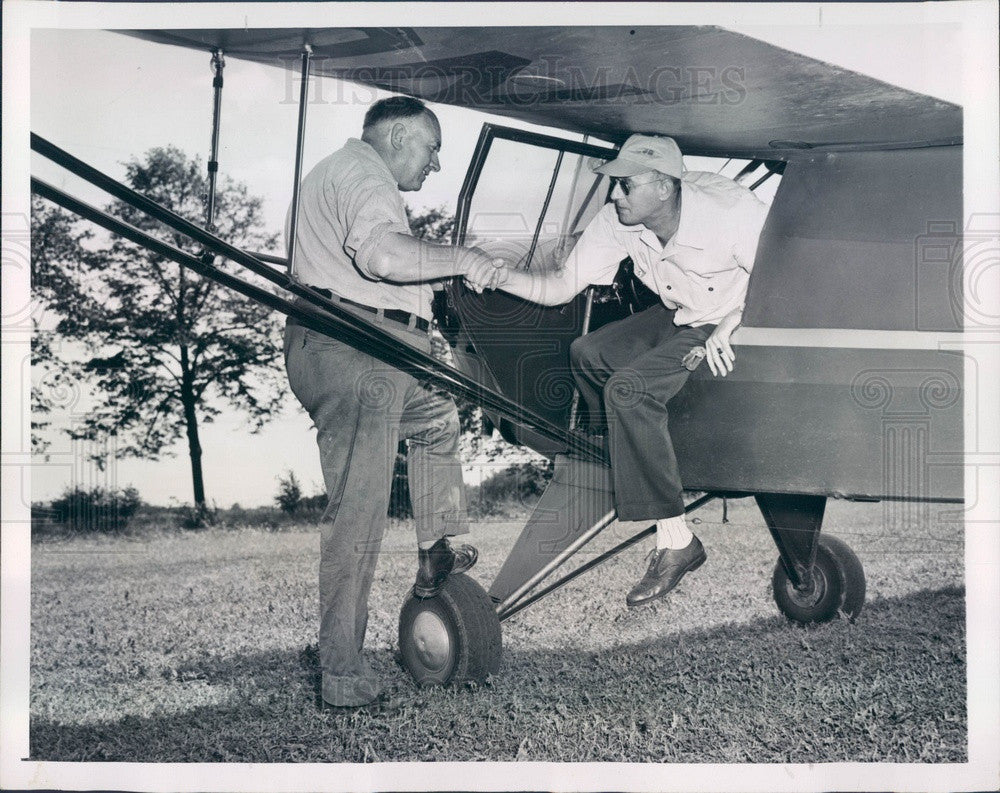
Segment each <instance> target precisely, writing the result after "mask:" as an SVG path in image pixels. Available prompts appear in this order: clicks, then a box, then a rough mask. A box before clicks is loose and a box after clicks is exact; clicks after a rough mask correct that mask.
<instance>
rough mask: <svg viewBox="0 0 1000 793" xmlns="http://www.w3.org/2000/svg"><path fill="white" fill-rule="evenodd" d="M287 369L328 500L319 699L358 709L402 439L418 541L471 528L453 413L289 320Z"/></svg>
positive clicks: (389, 371)
mask: <svg viewBox="0 0 1000 793" xmlns="http://www.w3.org/2000/svg"><path fill="white" fill-rule="evenodd" d="M383 328H384V329H385V330H387V331H389V332H392V333H394V334H395V335H398V336H399V337H400V338H401V339H403V340H405V341H407V342H409V343H410V344H412V345H414V346H418V347H420V348H421V349H423V350H425V351H426V352H430V339H429V338H428V336H427V334H426V333H421V332H420V331H417V330H415V329H408V328H406V326H404V325H401V324H398V323H394V322H391V321H385V322H384V324H383ZM285 367H286V369H287V372H288V381H289V384H290V385H291V388H292V392H293V393H294V394H295V396H296V398H297V399H298V400H299V402H301V403H302V406H303V407H304V408H305V409H306V411H307V412H308V413H309V416H310V417H311V418H312V420H313V423H314V424H315V425H316V430H317V443H318V445H319V453H320V463H321V466H322V469H323V479H324V482H325V484H326V492H327V495H328V497H329V501H328V503H327V507H326V511H325V512H324V514H323V518H322V521H321V529H320V565H319V601H320V603H319V607H320V628H319V654H320V663H321V665H322V669H323V699H324V700H326V701H327V702H329V703H330V704H332V705H360V704H364V703H366V702H368V701H370V700H371V699H372V698H373V697H374V696H375V694H376V693H377V691H378V683H377V680H376V678H375V676H374V674H373V673H372V670H371V668H370V667H369V665H368V663H367V662H366V661H365V660H364V658H363V657H362V653H361V651H362V646H363V644H364V638H365V630H366V627H367V624H368V593H369V591H370V589H371V585H372V578H373V576H374V573H375V563H376V561H377V559H378V553H379V548H380V546H381V542H382V536H383V534H384V532H385V528H386V524H387V521H388V518H387V512H388V506H389V492H390V488H391V484H392V472H393V467H394V464H395V458H396V451H397V447H398V444H399V440H400V438H406V439H408V440H409V444H408V446H409V449H408V454H407V470H408V475H409V485H410V497H411V501H412V504H413V514H414V522H415V523H416V532H417V541H418V542H424V541H432V540H436V539H438V538H440V537H443V536H446V535H449V536H451V535H457V534H464V533H466V532H468V530H469V528H468V517H467V514H466V510H465V494H464V486H463V482H462V469H461V462H460V460H459V457H458V451H459V436H460V428H459V420H458V410H457V409H456V407H455V402H454V400H453V399H452V398H451V397H450V396H448V395H447V394H444V393H442V392H440V391H437V390H433V389H431V388H428V387H427V386H426V384H424V383H422V382H421V381H419V380H417V379H416V378H414V377H413V376H412V375H410V374H407V373H406V372H402V371H400V370H399V369H396V368H394V367H392V366H390V365H388V364H386V363H383V362H381V361H379V360H378V359H377V358H374V357H372V356H371V355H368V354H367V353H364V352H361V351H359V350H357V349H355V348H354V347H351V346H350V345H348V344H345V343H344V342H341V341H337V340H335V339H331V338H328V337H327V336H324V335H322V334H320V333H317V332H315V331H312V330H309V329H307V328H303V327H301V326H299V325H297V324H294V323H289V324H288V325H287V326H286V328H285ZM414 561H416V554H414Z"/></svg>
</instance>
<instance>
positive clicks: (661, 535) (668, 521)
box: [656, 515, 694, 550]
mask: <svg viewBox="0 0 1000 793" xmlns="http://www.w3.org/2000/svg"><path fill="white" fill-rule="evenodd" d="M693 539H694V535H693V534H692V533H691V532H690V531H689V530H688V527H687V521H686V520H684V516H683V515H677V516H676V517H673V518H660V519H659V520H658V521H656V549H657V550H663V549H664V548H670V549H671V550H680V549H681V548H687V547H688V545H689V544H690V542H691V540H693Z"/></svg>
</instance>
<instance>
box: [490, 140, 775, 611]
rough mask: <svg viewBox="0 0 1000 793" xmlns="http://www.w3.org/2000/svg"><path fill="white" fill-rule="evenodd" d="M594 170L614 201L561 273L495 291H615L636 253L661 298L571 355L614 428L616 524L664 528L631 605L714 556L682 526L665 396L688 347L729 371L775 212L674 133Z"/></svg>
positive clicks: (505, 274)
mask: <svg viewBox="0 0 1000 793" xmlns="http://www.w3.org/2000/svg"><path fill="white" fill-rule="evenodd" d="M595 171H596V173H600V174H604V175H607V176H609V177H611V181H612V184H613V189H612V192H611V199H612V201H611V202H610V203H608V204H607V205H606V206H604V207H603V208H602V209H601V211H600V212H599V213H598V214H597V216H596V217H595V218H594V220H593V221H591V223H590V224H589V225H588V226H587V228H586V229H585V230H584V232H583V234H582V236H581V237H580V239H579V241H578V242H577V244H576V245H575V246H574V248H573V250H572V252H571V253H570V255H569V258H568V259H567V261H566V262H565V264H564V266H563V267H562V269H559V270H548V271H541V272H539V271H534V272H533V271H527V270H519V269H514V268H511V269H503V270H502V271H500V273H498V275H497V276H496V277H495V279H494V285H495V286H496V288H499V289H502V290H503V291H506V292H509V293H510V294H513V295H516V296H518V297H521V298H523V299H525V300H531V301H533V302H537V303H541V304H543V305H559V304H562V303H566V302H568V301H569V300H571V299H572V298H573V297H574V296H575V295H577V294H578V293H579V292H581V291H582V290H583V289H585V288H586V287H587V286H588V285H590V284H610V283H612V281H613V280H614V277H615V274H616V272H617V270H618V266H619V263H620V262H621V261H622V259H624V258H625V257H626V256H628V257H630V258H631V259H632V262H633V265H634V268H635V274H636V276H637V277H638V278H639V279H640V280H641V281H642V283H644V284H645V285H646V286H647V287H649V288H650V289H651V290H652V291H653V292H655V293H656V294H657V295H658V296H659V298H660V302H659V303H657V304H656V305H654V306H652V307H650V308H647V309H645V310H643V311H640V312H639V313H636V314H632V315H631V316H629V317H626V318H625V319H622V320H619V321H618V322H613V323H611V324H609V325H606V326H604V327H602V328H600V329H599V330H597V331H595V332H593V333H589V334H587V335H585V336H581V337H580V338H578V339H576V340H575V341H574V342H573V344H572V346H571V347H570V364H571V367H572V371H573V376H574V379H575V380H576V384H577V386H578V388H579V390H580V393H581V394H582V395H583V398H584V400H585V401H586V404H587V408H588V412H589V415H590V417H591V422H592V424H594V423H596V424H598V425H599V426H602V427H606V428H607V433H608V450H609V454H610V457H611V467H612V480H613V484H614V496H615V506H616V509H617V512H618V518H619V520H621V521H637V522H642V523H643V524H646V525H648V524H649V523H652V522H655V523H656V548H655V550H654V551H652V552H651V559H650V562H649V566H648V569H647V570H646V573H645V575H644V576H643V577H642V579H641V580H640V581H639V582H638V583H637V584H636V585H635V586H634V587H633V588H632V589H631V591H630V592H629V593H628V596H627V598H626V601H627V603H628V605H629V606H638V605H641V604H644V603H649V602H651V601H654V600H656V599H658V598H661V597H663V596H665V595H666V594H668V593H669V592H670V591H671V590H672V589H673V588H674V587H676V586H677V584H678V583H679V582H680V580H681V578H682V577H683V576H684V575H685V574H686V573H688V572H690V571H692V570H694V569H696V568H697V567H699V566H701V565H702V563H704V561H705V559H706V558H707V555H706V553H705V549H704V547H703V546H702V544H701V541H700V540H699V539H698V538H697V537H695V536H694V535H693V534H692V533H691V531H690V530H689V529H688V527H687V523H686V521H685V518H684V501H683V497H682V485H681V480H680V475H679V473H678V470H677V459H676V456H675V454H674V449H673V444H672V443H671V439H670V432H669V428H668V415H667V402H668V401H669V400H670V398H671V397H673V396H674V395H675V394H676V393H677V392H678V391H679V390H680V389H681V387H682V386H683V385H684V383H685V382H686V381H687V378H688V376H689V374H690V371H689V369H688V368H687V367H686V366H685V364H684V359H685V357H686V356H688V354H689V353H690V352H691V350H692V349H695V348H701V347H704V350H705V358H706V360H707V361H708V366H709V368H710V369H711V371H712V374H713V375H715V376H722V377H725V376H726V374H727V373H728V372H731V371H732V370H733V363H734V361H735V358H736V356H735V353H734V352H733V348H732V345H731V344H730V340H729V339H730V336H731V335H732V333H733V331H734V330H735V329H736V328H737V326H739V324H740V320H741V318H742V314H743V304H744V301H745V299H746V292H747V285H748V283H749V279H750V271H751V269H752V268H753V263H754V254H755V252H756V249H757V241H758V238H759V236H760V232H761V229H762V227H763V225H764V219H765V217H766V215H767V206H766V205H765V204H764V203H763V202H761V201H760V200H759V199H758V198H757V197H756V196H755V195H754V194H753V193H752V192H750V190H748V189H747V188H746V187H743V186H742V185H739V184H737V183H736V182H734V181H733V180H731V179H728V178H726V177H723V176H719V175H718V174H713V173H707V172H696V171H687V170H686V169H685V168H684V164H683V160H682V157H681V152H680V149H679V148H678V146H677V144H676V143H675V142H674V140H673V139H672V138H668V137H660V136H652V135H633V136H632V137H630V138H629V139H628V140H627V141H626V143H625V145H624V146H622V148H621V150H620V151H619V152H618V156H617V157H616V158H615V159H614V160H612V161H611V162H608V163H605V164H604V165H602V166H600V167H598V168H596V169H595Z"/></svg>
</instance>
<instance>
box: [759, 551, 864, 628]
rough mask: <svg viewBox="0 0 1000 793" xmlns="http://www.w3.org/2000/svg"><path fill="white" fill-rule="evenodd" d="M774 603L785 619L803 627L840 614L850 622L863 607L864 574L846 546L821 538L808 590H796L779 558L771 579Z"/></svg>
mask: <svg viewBox="0 0 1000 793" xmlns="http://www.w3.org/2000/svg"><path fill="white" fill-rule="evenodd" d="M771 586H772V588H773V591H774V602H775V603H777V604H778V609H780V611H781V613H782V614H784V615H785V616H786V617H788V619H790V620H792V621H793V622H798V623H801V624H803V625H807V624H809V623H814V622H829V621H830V620H832V619H835V618H836V617H837V616H838V615H843V616H844V617H846V618H847V619H849V620H850V621H851V622H853V621H854V620H855V619H856V618H857V616H858V615H859V614H860V613H861V609H862V608H863V607H864V604H865V571H864V568H863V567H862V566H861V562H860V560H859V559H858V557H857V556H856V555H855V554H854V551H852V550H851V549H850V547H849V546H848V545H847V543H845V542H843V541H841V540H838V539H837V538H836V537H830V536H828V535H820V537H819V540H818V545H817V548H816V562H815V564H814V565H813V569H812V581H811V583H810V585H809V586H808V587H803V588H799V589H796V587H795V586H794V585H793V584H792V582H791V581H790V580H789V578H788V573H787V572H786V570H785V565H784V564H782V562H781V559H778V563H777V564H776V565H775V567H774V576H773V577H772V579H771Z"/></svg>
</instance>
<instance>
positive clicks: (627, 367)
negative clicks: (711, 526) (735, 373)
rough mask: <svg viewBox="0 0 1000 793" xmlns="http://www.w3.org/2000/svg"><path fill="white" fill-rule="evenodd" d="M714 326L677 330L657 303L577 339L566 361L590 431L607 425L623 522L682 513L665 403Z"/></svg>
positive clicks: (671, 317)
mask: <svg viewBox="0 0 1000 793" xmlns="http://www.w3.org/2000/svg"><path fill="white" fill-rule="evenodd" d="M714 329H715V325H702V326H700V327H697V328H692V327H685V326H680V327H679V326H677V325H674V312H673V311H672V310H670V309H667V308H666V307H664V306H663V305H662V304H659V305H656V306H653V307H652V308H647V309H646V310H645V311H641V312H639V313H638V314H633V315H631V316H630V317H626V318H625V319H623V320H620V321H618V322H613V323H611V324H610V325H605V326H604V327H603V328H600V329H599V330H596V331H594V332H593V333H588V334H587V335H585V336H581V337H580V338H578V339H576V340H575V341H574V342H573V344H572V346H571V347H570V363H571V365H572V368H573V376H574V379H575V380H576V384H577V387H578V388H579V389H580V394H581V395H582V396H583V399H584V401H585V402H586V404H587V409H588V411H589V413H590V420H591V424H592V425H598V426H600V425H606V426H607V432H608V453H609V455H610V457H611V470H612V481H613V483H614V490H615V507H616V509H617V511H618V517H619V518H620V519H621V520H657V519H659V518H670V517H674V516H675V515H681V514H683V513H684V500H683V497H682V486H681V478H680V474H679V472H678V470H677V457H676V456H675V455H674V446H673V443H672V442H671V440H670V428H669V422H668V415H667V402H668V401H669V400H670V398H671V397H673V396H674V395H675V394H676V393H677V392H678V391H680V390H681V387H682V386H683V385H684V383H685V382H687V379H688V375H689V374H690V372H689V371H688V370H687V369H686V368H685V367H684V365H683V364H682V363H681V361H682V359H683V358H684V356H685V355H687V353H688V352H689V351H690V350H691V349H692V348H693V347H699V346H702V345H704V343H705V340H706V339H707V338H708V337H709V336H710V335H711V333H712V331H713V330H714Z"/></svg>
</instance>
